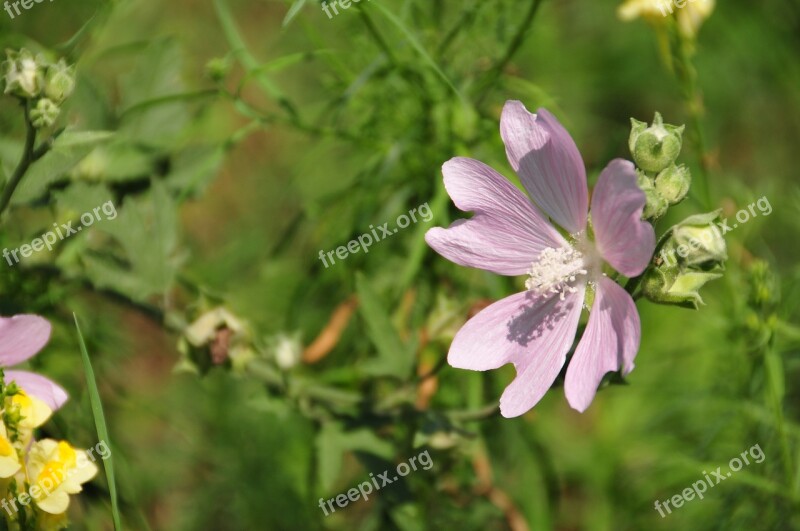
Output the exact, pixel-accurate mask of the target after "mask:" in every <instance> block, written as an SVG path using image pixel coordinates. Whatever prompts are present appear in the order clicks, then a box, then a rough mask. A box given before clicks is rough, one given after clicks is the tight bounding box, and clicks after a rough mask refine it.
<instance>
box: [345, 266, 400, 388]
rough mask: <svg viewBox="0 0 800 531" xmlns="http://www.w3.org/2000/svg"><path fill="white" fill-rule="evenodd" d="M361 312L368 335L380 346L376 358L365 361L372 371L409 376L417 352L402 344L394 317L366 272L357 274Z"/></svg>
mask: <svg viewBox="0 0 800 531" xmlns="http://www.w3.org/2000/svg"><path fill="white" fill-rule="evenodd" d="M356 290H357V293H358V300H359V303H360V304H359V311H360V312H361V316H362V317H363V318H364V321H365V322H366V324H367V335H368V336H369V338H370V339H371V340H372V343H373V344H374V345H375V347H376V348H377V349H378V357H377V359H372V360H369V361H368V362H367V363H365V364H364V370H365V371H366V372H368V373H369V374H373V375H381V376H398V377H400V378H405V377H407V376H408V375H409V374H410V372H411V368H412V367H413V365H414V352H413V350H411V349H409V348H408V347H407V346H405V345H404V344H403V342H402V341H401V339H400V336H399V335H398V334H397V331H396V330H395V329H394V327H393V326H392V321H391V318H390V317H389V314H388V312H387V311H386V310H385V309H384V307H383V305H382V303H381V301H380V299H379V298H378V296H377V294H376V293H375V292H374V291H373V288H372V286H371V285H370V283H369V281H368V280H367V279H366V278H365V277H364V275H363V274H361V273H358V274H357V275H356Z"/></svg>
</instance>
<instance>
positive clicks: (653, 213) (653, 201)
mask: <svg viewBox="0 0 800 531" xmlns="http://www.w3.org/2000/svg"><path fill="white" fill-rule="evenodd" d="M636 173H637V174H638V176H639V180H638V184H639V188H641V189H642V192H644V196H645V198H646V199H647V202H646V203H645V205H644V210H643V211H642V219H658V218H660V217H661V216H663V215H664V214H666V213H667V209H668V208H669V203H667V200H666V199H664V198H663V197H662V196H661V194H659V193H658V191H657V190H656V188H655V186H654V184H653V179H651V178H650V177H648V176H647V175H645V174H644V173H643V172H641V171H637V172H636Z"/></svg>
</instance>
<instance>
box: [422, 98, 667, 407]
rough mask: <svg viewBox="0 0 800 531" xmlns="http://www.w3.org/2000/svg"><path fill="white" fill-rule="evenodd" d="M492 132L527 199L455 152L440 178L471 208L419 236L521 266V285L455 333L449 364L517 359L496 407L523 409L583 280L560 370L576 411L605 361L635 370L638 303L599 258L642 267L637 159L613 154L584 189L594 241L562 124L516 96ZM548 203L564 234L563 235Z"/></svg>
mask: <svg viewBox="0 0 800 531" xmlns="http://www.w3.org/2000/svg"><path fill="white" fill-rule="evenodd" d="M500 133H501V136H502V138H503V142H504V143H505V146H506V155H507V156H508V160H509V162H510V163H511V166H512V168H514V170H515V171H516V172H517V174H518V175H519V177H520V181H521V182H522V185H523V187H524V188H525V190H526V191H527V193H528V195H529V196H530V199H529V198H528V197H526V196H525V194H523V193H522V192H521V191H520V190H519V189H518V188H517V187H515V186H513V185H512V184H511V183H510V182H509V181H508V180H507V179H506V178H504V177H503V176H502V175H500V174H499V173H497V172H496V171H495V170H493V169H492V168H490V167H489V166H487V165H485V164H483V163H482V162H479V161H477V160H473V159H468V158H461V157H459V158H454V159H452V160H450V161H448V162H447V163H445V164H444V166H443V168H442V173H443V175H444V185H445V188H446V189H447V192H448V194H449V195H450V197H451V198H452V200H453V202H454V203H455V205H456V206H457V207H458V208H459V209H460V210H462V211H465V212H469V211H471V212H474V215H473V217H472V218H470V219H460V220H457V221H455V222H454V223H453V224H451V225H450V227H448V228H447V229H444V228H441V227H434V228H432V229H430V230H429V231H428V232H427V233H426V235H425V240H426V241H427V243H428V245H430V246H431V247H432V248H433V249H434V250H435V251H436V252H438V253H439V254H441V255H442V256H444V257H445V258H447V259H448V260H450V261H452V262H455V263H456V264H459V265H462V266H466V267H474V268H478V269H484V270H487V271H491V272H493V273H496V274H499V275H508V276H519V275H529V276H530V278H529V279H528V281H527V282H526V287H527V288H528V289H527V290H526V291H523V292H521V293H517V294H515V295H511V296H509V297H506V298H505V299H501V300H499V301H497V302H495V303H494V304H492V305H491V306H489V307H487V308H485V309H484V310H483V311H481V312H480V313H479V314H477V315H476V316H475V317H473V318H472V319H470V320H469V321H468V322H467V323H466V324H465V325H464V326H463V327H462V328H461V330H459V332H458V333H457V334H456V336H455V338H454V340H453V343H452V345H451V346H450V352H449V353H448V358H447V359H448V362H449V363H450V365H452V366H453V367H456V368H462V369H470V370H475V371H486V370H490V369H497V368H499V367H501V366H503V365H505V364H507V363H512V364H514V367H515V369H516V371H517V376H516V378H515V379H514V381H512V382H511V384H509V385H508V387H506V389H505V391H504V393H503V395H502V397H501V398H500V411H501V413H502V415H503V416H505V417H516V416H519V415H522V414H523V413H525V412H527V411H529V410H530V409H531V408H533V407H534V406H535V405H536V403H538V402H539V400H540V399H541V398H542V397H543V396H544V394H545V393H546V392H547V390H548V389H549V388H550V387H551V385H552V384H553V382H554V381H555V379H556V378H557V377H558V374H559V373H560V372H561V369H562V368H563V366H564V363H565V362H566V356H567V353H568V352H569V350H570V348H571V347H572V344H573V342H574V340H575V334H576V332H577V328H578V322H579V320H580V315H581V310H582V308H583V306H584V297H585V295H586V290H587V289H592V290H594V291H595V297H594V302H593V304H592V308H591V310H590V312H589V321H588V323H587V326H586V330H585V332H584V334H583V336H582V337H581V340H580V342H579V343H578V346H577V348H576V350H575V353H574V355H573V357H572V359H571V361H570V364H569V366H568V367H567V374H566V382H565V394H566V397H567V401H568V402H569V404H570V405H571V406H572V407H573V408H575V409H577V410H578V411H581V412H582V411H585V410H586V408H588V407H589V404H591V402H592V400H593V399H594V396H595V393H596V392H597V386H598V385H599V383H600V381H601V380H602V378H603V376H604V375H605V374H606V373H607V372H611V371H618V370H620V369H621V370H622V372H623V374H627V373H629V372H630V371H631V370H633V366H634V364H633V360H634V357H635V356H636V353H637V351H638V350H639V340H640V337H641V324H640V320H639V314H638V312H637V310H636V305H635V303H634V301H633V299H632V298H631V296H630V295H629V294H628V293H627V292H626V291H625V290H624V289H623V288H622V287H620V286H619V285H618V284H617V283H616V282H614V281H612V280H611V279H609V278H608V277H607V276H605V275H604V274H603V264H604V263H607V264H608V265H610V266H611V267H613V268H614V269H615V270H616V271H618V272H620V273H622V274H623V275H625V276H627V277H635V276H637V275H639V274H641V273H642V272H643V271H644V269H645V268H646V267H647V264H648V262H649V261H650V259H651V257H652V255H653V251H654V249H655V232H654V230H653V227H652V226H651V225H650V224H649V223H647V222H645V221H642V219H641V216H642V210H643V209H644V206H645V201H646V199H645V195H644V193H643V192H642V191H641V190H640V189H639V187H638V185H637V177H636V171H635V168H634V165H633V163H631V162H629V161H626V160H622V159H616V160H613V161H612V162H611V163H609V165H608V166H607V167H606V168H605V169H604V170H603V172H602V173H601V174H600V177H599V179H598V181H597V185H596V186H595V189H594V193H593V195H592V201H591V224H592V229H593V234H594V241H591V240H590V238H589V237H588V234H587V232H589V231H587V223H588V219H589V212H590V210H589V193H588V188H587V181H586V169H585V167H584V163H583V159H582V158H581V155H580V152H579V151H578V148H577V146H576V145H575V142H574V141H573V140H572V137H570V135H569V133H567V131H566V129H564V127H563V126H562V125H561V124H560V123H559V122H558V120H556V118H555V117H554V116H553V115H552V114H550V113H549V112H548V111H547V110H545V109H539V111H537V114H531V113H530V112H528V110H527V109H526V108H525V106H524V105H523V104H522V103H520V102H518V101H509V102H507V103H506V105H505V107H504V108H503V114H502V117H501V119H500ZM537 205H538V206H537ZM540 209H541V210H540ZM545 215H546V216H549V218H550V219H552V220H553V222H555V223H557V224H558V225H559V226H561V227H562V228H563V229H564V230H565V231H566V232H567V233H568V234H569V235H570V238H569V241H568V240H567V239H565V238H564V237H563V236H562V235H561V233H559V231H558V230H556V229H555V228H554V227H553V225H551V223H550V221H549V220H548V218H547V217H546V216H545Z"/></svg>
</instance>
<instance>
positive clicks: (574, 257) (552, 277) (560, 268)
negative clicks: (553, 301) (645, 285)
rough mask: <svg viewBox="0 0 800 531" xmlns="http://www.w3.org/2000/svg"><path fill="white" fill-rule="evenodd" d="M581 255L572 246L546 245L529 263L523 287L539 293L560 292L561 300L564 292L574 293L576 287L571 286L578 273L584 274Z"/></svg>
mask: <svg viewBox="0 0 800 531" xmlns="http://www.w3.org/2000/svg"><path fill="white" fill-rule="evenodd" d="M587 273H588V272H587V270H586V269H585V266H584V260H583V255H582V254H581V253H580V252H578V251H576V250H575V249H572V248H567V247H561V248H558V249H555V248H553V247H548V248H547V249H545V250H544V251H542V252H541V254H539V258H538V259H537V260H536V261H535V262H533V263H532V264H531V268H530V270H529V271H528V274H529V275H530V276H531V278H529V279H528V280H526V281H525V287H526V288H528V289H529V290H531V291H534V292H536V293H538V294H540V295H544V294H546V293H552V294H556V293H560V298H561V300H562V301H563V300H564V296H565V294H566V293H575V292H576V291H578V289H577V288H576V287H575V286H572V285H571V283H573V282H575V280H576V279H577V277H578V275H586V274H587Z"/></svg>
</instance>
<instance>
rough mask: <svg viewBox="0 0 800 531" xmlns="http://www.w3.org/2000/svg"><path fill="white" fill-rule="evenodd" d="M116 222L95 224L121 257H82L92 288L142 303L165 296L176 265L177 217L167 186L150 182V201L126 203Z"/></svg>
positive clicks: (130, 201)
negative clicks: (112, 241)
mask: <svg viewBox="0 0 800 531" xmlns="http://www.w3.org/2000/svg"><path fill="white" fill-rule="evenodd" d="M118 210H119V214H118V216H117V219H116V220H108V221H106V222H105V223H103V224H101V225H98V226H97V230H99V231H103V232H105V233H107V234H109V235H110V236H112V237H113V238H114V239H116V240H117V241H118V242H119V244H120V246H121V248H122V250H123V253H124V256H122V257H110V256H99V257H98V256H93V255H87V256H86V257H84V262H85V265H86V272H87V275H88V276H89V279H90V280H91V281H92V283H93V284H94V285H95V286H97V287H99V288H107V289H111V290H114V291H116V292H117V293H121V294H123V295H126V296H128V297H130V298H132V299H133V300H138V301H142V300H145V299H147V298H148V297H150V296H151V295H154V294H162V295H163V294H164V293H166V292H167V291H168V290H169V289H170V288H171V286H172V284H173V282H174V280H175V276H176V274H177V269H178V265H179V260H178V257H177V256H176V249H177V244H178V233H177V226H178V213H177V209H176V207H175V203H174V200H173V199H172V198H171V197H170V195H169V192H168V191H167V188H166V186H165V185H164V184H163V183H161V182H160V181H153V184H152V186H151V193H150V195H149V196H146V197H143V198H140V199H135V200H134V199H131V200H128V201H127V202H126V203H125V205H124V206H123V207H122V208H120V209H118Z"/></svg>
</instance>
